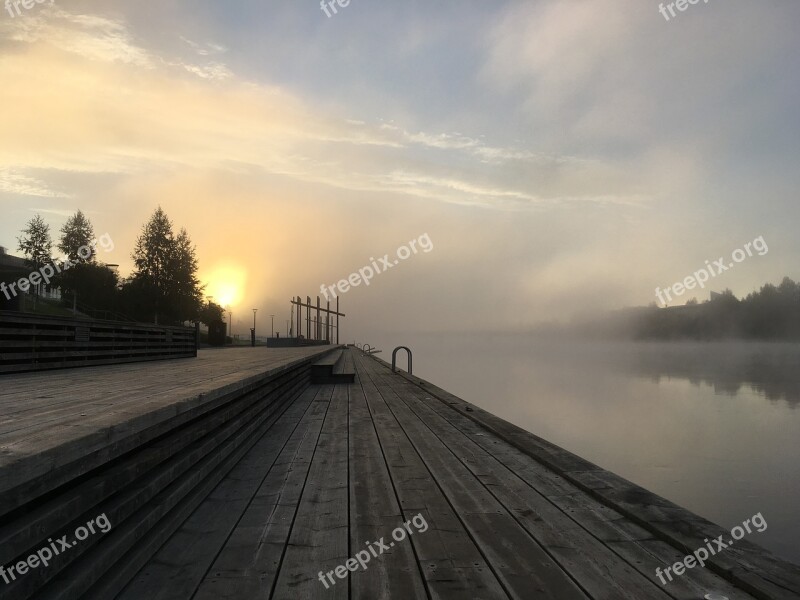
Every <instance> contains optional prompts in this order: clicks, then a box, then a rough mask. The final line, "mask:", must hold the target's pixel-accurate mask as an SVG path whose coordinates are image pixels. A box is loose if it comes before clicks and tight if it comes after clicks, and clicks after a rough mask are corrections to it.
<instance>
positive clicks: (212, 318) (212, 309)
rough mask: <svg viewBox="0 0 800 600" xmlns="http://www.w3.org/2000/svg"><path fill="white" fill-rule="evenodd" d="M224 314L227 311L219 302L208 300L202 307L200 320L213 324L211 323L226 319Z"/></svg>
mask: <svg viewBox="0 0 800 600" xmlns="http://www.w3.org/2000/svg"><path fill="white" fill-rule="evenodd" d="M224 315H225V311H224V309H223V308H222V307H221V306H220V305H219V304H216V303H215V302H212V301H211V300H208V301H207V302H206V303H205V304H203V305H202V306H201V307H200V314H199V320H200V322H202V323H205V324H206V325H211V323H219V322H220V321H224V320H225V319H224Z"/></svg>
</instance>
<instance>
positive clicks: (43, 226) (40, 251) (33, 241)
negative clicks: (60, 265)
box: [17, 214, 53, 297]
mask: <svg viewBox="0 0 800 600" xmlns="http://www.w3.org/2000/svg"><path fill="white" fill-rule="evenodd" d="M21 233H22V236H21V237H18V238H17V242H18V243H19V246H18V248H17V249H18V250H20V251H21V252H22V253H23V255H24V256H25V260H26V261H27V262H28V266H29V267H30V268H31V271H32V272H33V271H38V270H39V269H41V268H42V267H43V266H44V265H46V264H49V263H51V262H53V258H52V250H53V242H52V240H51V239H50V226H49V225H48V224H47V223H45V222H44V219H42V216H41V215H39V214H37V215H36V216H35V217H33V218H32V219H31V220H30V221H28V225H27V227H25V229H23V230H22V232H21ZM39 287H40V286H39V285H35V286H33V290H34V295H35V296H36V297H38V296H39ZM21 291H23V292H25V291H27V290H21Z"/></svg>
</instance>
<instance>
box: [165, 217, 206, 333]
mask: <svg viewBox="0 0 800 600" xmlns="http://www.w3.org/2000/svg"><path fill="white" fill-rule="evenodd" d="M171 273H172V282H171V286H170V287H171V289H170V292H171V296H172V297H171V298H170V300H171V304H172V306H174V307H175V310H176V312H177V315H178V318H179V319H180V320H182V321H186V320H195V319H197V318H198V316H199V314H200V309H201V306H202V304H203V286H201V285H200V280H199V279H198V278H197V257H196V251H195V247H194V245H193V244H192V240H191V239H189V234H188V233H187V232H186V229H184V228H181V231H180V233H179V234H178V237H176V238H175V245H174V248H173V257H172V265H171Z"/></svg>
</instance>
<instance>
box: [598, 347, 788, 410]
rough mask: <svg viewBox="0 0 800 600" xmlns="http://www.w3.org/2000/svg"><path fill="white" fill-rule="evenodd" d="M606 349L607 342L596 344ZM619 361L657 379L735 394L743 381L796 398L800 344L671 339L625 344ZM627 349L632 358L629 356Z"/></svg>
mask: <svg viewBox="0 0 800 600" xmlns="http://www.w3.org/2000/svg"><path fill="white" fill-rule="evenodd" d="M595 349H597V350H598V351H602V352H604V351H605V350H606V349H607V347H605V346H595ZM618 349H619V350H622V351H621V352H617V353H614V354H612V356H614V357H617V358H625V359H626V360H624V361H623V362H618V363H617V364H618V365H619V366H622V367H629V368H630V372H631V373H632V374H635V375H639V376H645V377H648V378H650V379H652V380H653V381H654V382H656V383H658V382H659V381H661V379H662V378H667V379H674V378H681V379H686V380H687V381H689V382H690V383H692V384H693V385H696V386H700V385H703V384H705V385H709V386H711V387H712V388H713V389H714V391H715V393H717V394H725V395H728V396H736V395H737V394H739V393H740V391H741V390H742V388H743V387H747V388H749V389H751V390H753V391H755V392H756V393H757V394H759V395H760V396H763V397H764V398H766V399H767V400H770V401H773V402H780V401H785V402H786V403H788V405H789V406H790V407H791V408H797V406H798V404H800V370H799V369H798V367H799V366H800V346H798V345H797V344H752V343H750V344H739V343H707V344H702V343H692V342H690V343H673V344H652V343H648V344H624V345H619V346H618ZM631 354H633V359H632V360H631Z"/></svg>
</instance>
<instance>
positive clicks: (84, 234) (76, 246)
mask: <svg viewBox="0 0 800 600" xmlns="http://www.w3.org/2000/svg"><path fill="white" fill-rule="evenodd" d="M94 239H95V238H94V228H93V227H92V224H91V223H90V222H89V219H87V218H86V216H85V215H84V214H83V213H82V212H81V211H80V210H79V211H78V212H76V213H75V214H74V215H73V216H71V217H70V218H69V219H67V222H66V223H64V226H63V227H62V228H61V240H60V242H59V244H58V249H59V250H61V252H63V253H64V255H65V256H67V257H69V259H70V260H71V261H72V262H73V263H74V264H86V263H90V262H94V260H95V256H96V254H97V250H96V248H95V247H94V246H92V242H93V241H94ZM84 247H85V248H89V252H91V253H90V254H89V252H87V251H86V250H84V249H83V248H84ZM79 251H80V253H79ZM87 254H88V258H87Z"/></svg>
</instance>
